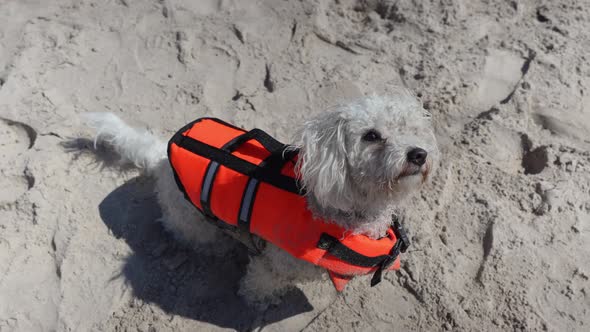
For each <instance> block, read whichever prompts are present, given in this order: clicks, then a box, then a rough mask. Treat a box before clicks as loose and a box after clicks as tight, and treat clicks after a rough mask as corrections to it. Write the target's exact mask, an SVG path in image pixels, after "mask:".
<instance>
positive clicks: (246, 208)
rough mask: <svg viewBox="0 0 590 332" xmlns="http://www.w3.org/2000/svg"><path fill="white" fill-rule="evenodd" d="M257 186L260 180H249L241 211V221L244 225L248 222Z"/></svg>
mask: <svg viewBox="0 0 590 332" xmlns="http://www.w3.org/2000/svg"><path fill="white" fill-rule="evenodd" d="M257 184H258V180H256V179H254V178H250V180H248V186H247V187H246V191H245V192H244V198H243V199H242V208H241V209H240V221H241V222H243V223H247V222H248V214H250V206H251V205H252V200H253V199H254V191H255V189H256V185H257Z"/></svg>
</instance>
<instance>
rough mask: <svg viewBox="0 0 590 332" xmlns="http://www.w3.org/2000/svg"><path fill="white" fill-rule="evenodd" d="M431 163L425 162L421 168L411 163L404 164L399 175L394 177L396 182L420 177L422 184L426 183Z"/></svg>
mask: <svg viewBox="0 0 590 332" xmlns="http://www.w3.org/2000/svg"><path fill="white" fill-rule="evenodd" d="M430 164H431V161H430V160H427V161H426V163H424V165H422V166H418V165H415V164H412V163H408V162H406V163H405V165H404V168H403V169H402V171H401V173H400V174H399V175H398V176H397V177H396V181H397V180H400V179H402V178H405V177H409V176H414V175H420V174H421V175H422V183H424V182H426V180H427V179H428V175H429V174H430V168H431V166H430Z"/></svg>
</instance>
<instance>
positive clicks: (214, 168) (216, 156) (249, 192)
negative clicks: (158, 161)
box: [169, 119, 303, 254]
mask: <svg viewBox="0 0 590 332" xmlns="http://www.w3.org/2000/svg"><path fill="white" fill-rule="evenodd" d="M211 120H215V121H217V120H216V119H211ZM188 129H189V128H187V127H186V126H185V128H183V129H182V130H181V131H179V132H178V133H177V134H176V135H174V137H172V139H171V140H170V142H169V146H170V145H171V144H172V143H174V144H176V145H178V146H180V147H181V148H183V149H186V150H188V151H191V152H193V153H195V154H198V155H201V156H203V157H205V158H207V159H209V160H210V162H209V164H208V165H207V169H206V170H205V176H204V178H203V183H202V186H201V197H200V203H201V207H202V212H203V214H204V215H205V216H206V217H207V219H208V220H210V221H211V222H213V223H214V224H216V225H220V226H222V228H224V229H228V227H227V226H230V225H229V224H226V223H224V222H222V221H220V220H219V219H218V218H217V217H216V216H215V215H214V214H213V212H212V211H211V193H212V189H213V183H214V181H215V177H216V175H217V172H218V170H219V167H220V166H225V167H228V168H230V169H233V170H234V171H237V172H239V173H242V174H244V175H247V176H249V179H248V182H247V184H246V187H245V188H244V193H243V195H242V199H241V203H240V209H239V210H238V216H237V220H238V226H239V227H237V229H235V227H232V226H230V227H229V228H234V229H229V232H230V235H232V236H234V237H235V238H237V239H238V240H240V241H242V242H243V243H244V244H245V245H246V246H247V247H248V248H249V249H250V250H251V251H253V252H254V253H256V254H259V253H260V252H261V248H260V247H261V246H260V244H258V243H257V242H260V241H256V239H254V238H253V235H252V234H251V233H250V217H251V215H252V209H253V207H254V202H255V199H256V192H257V190H258V186H259V184H260V182H261V181H263V182H267V183H269V184H271V185H274V186H276V187H278V188H280V189H283V190H287V191H289V192H293V193H296V194H303V192H302V191H301V190H300V189H299V188H300V186H299V185H298V183H297V181H296V180H295V179H293V178H291V177H288V176H285V175H282V174H281V170H282V169H283V166H284V165H285V163H287V162H289V161H291V160H292V159H293V157H294V156H295V155H296V154H297V153H298V152H299V151H298V150H296V149H289V148H288V146H287V145H285V144H283V143H281V142H279V141H277V140H276V139H274V138H273V137H272V136H270V135H268V134H267V133H266V132H264V131H262V130H260V129H253V130H251V131H248V132H245V133H244V134H241V135H239V136H236V137H235V138H233V139H232V140H230V141H229V142H227V143H226V144H225V145H223V146H222V147H221V149H217V148H215V147H212V146H210V145H208V144H206V143H203V142H200V141H198V140H195V139H193V138H191V137H188V136H184V135H182V133H184V132H185V131H186V130H188ZM250 140H256V141H258V142H259V143H260V144H261V145H262V146H263V147H264V148H265V149H266V150H268V151H269V152H270V155H269V156H268V157H267V158H266V159H264V160H263V161H262V162H261V163H260V164H259V165H254V164H252V163H250V162H247V161H245V160H242V159H240V158H238V157H236V156H234V155H232V152H234V151H235V150H237V149H238V148H239V147H240V146H242V145H243V144H244V143H246V142H248V141H250ZM175 177H176V180H177V182H179V179H178V178H177V175H176V172H175ZM183 189H184V188H183ZM183 192H184V191H183ZM185 196H186V192H185ZM221 224H224V225H221Z"/></svg>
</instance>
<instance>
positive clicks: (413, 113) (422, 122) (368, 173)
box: [296, 91, 438, 237]
mask: <svg viewBox="0 0 590 332" xmlns="http://www.w3.org/2000/svg"><path fill="white" fill-rule="evenodd" d="M369 130H375V131H377V132H378V133H380V135H381V138H382V139H380V140H377V141H371V142H367V141H366V140H363V135H365V133H366V132H367V131H369ZM296 141H297V142H299V145H300V148H301V154H300V157H299V159H298V163H297V168H296V169H297V172H298V175H299V177H300V178H301V181H302V183H303V185H304V187H305V188H306V190H307V192H308V197H307V198H308V203H309V207H310V209H311V210H312V212H313V213H314V214H315V215H316V216H317V217H319V218H322V219H324V220H326V221H330V222H334V223H337V224H340V225H341V226H343V227H345V228H347V229H350V230H351V231H353V232H358V233H367V235H369V236H373V237H378V236H381V235H382V234H383V232H384V231H385V230H386V229H387V227H388V226H389V222H390V220H389V219H387V218H380V215H381V214H382V212H383V211H384V210H386V209H387V207H388V206H391V205H397V204H399V203H400V202H402V201H403V200H404V199H405V198H406V197H407V196H409V195H410V193H411V192H412V191H414V190H416V189H417V188H419V187H420V185H421V184H422V183H424V182H425V181H426V180H427V178H428V177H429V175H430V174H431V173H432V171H433V168H434V165H435V163H436V161H437V159H438V149H437V147H436V140H435V137H434V134H433V131H432V125H431V121H430V115H429V114H428V113H427V112H426V111H425V110H424V109H423V108H422V105H421V104H420V103H419V102H418V101H417V100H416V98H414V97H413V96H412V95H411V94H409V93H408V92H405V91H404V92H402V93H400V94H398V95H393V96H390V97H377V96H373V97H368V98H365V99H363V100H360V101H358V102H355V103H352V104H349V105H346V106H342V107H337V108H335V109H334V110H332V111H329V112H327V113H325V114H322V115H320V116H318V117H316V118H314V119H311V120H309V121H308V122H306V123H305V124H304V125H303V127H302V129H301V130H300V131H299V133H298V135H297V138H296ZM412 148H422V149H424V150H426V151H427V153H428V157H427V160H426V163H425V164H424V165H422V166H418V165H415V164H412V163H410V162H408V160H407V158H406V156H407V153H408V151H409V150H410V149H412Z"/></svg>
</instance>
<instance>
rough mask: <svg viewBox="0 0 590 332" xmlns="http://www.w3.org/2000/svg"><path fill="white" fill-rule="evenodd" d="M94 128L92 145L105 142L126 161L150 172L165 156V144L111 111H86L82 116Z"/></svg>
mask: <svg viewBox="0 0 590 332" xmlns="http://www.w3.org/2000/svg"><path fill="white" fill-rule="evenodd" d="M83 117H84V118H85V119H86V120H87V121H88V124H89V125H90V126H91V127H93V128H94V129H96V131H97V133H96V137H95V139H94V145H95V147H96V144H97V143H99V142H101V143H102V142H104V143H107V144H108V145H110V146H112V148H113V149H114V150H115V151H116V152H117V153H118V154H119V155H120V156H121V157H122V158H124V159H125V160H126V161H130V162H132V163H133V164H135V165H136V166H137V167H138V168H140V169H142V170H144V171H147V172H148V173H150V172H151V171H152V170H153V169H154V168H155V167H156V165H157V164H158V162H159V161H161V160H162V159H165V158H166V144H165V143H164V142H162V141H160V140H159V139H158V138H157V137H155V136H154V135H152V134H150V133H148V132H147V131H146V130H137V129H134V128H131V127H130V126H128V125H127V124H126V123H125V122H123V120H121V119H120V118H119V117H117V116H116V115H114V114H112V113H86V114H84V116H83Z"/></svg>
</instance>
